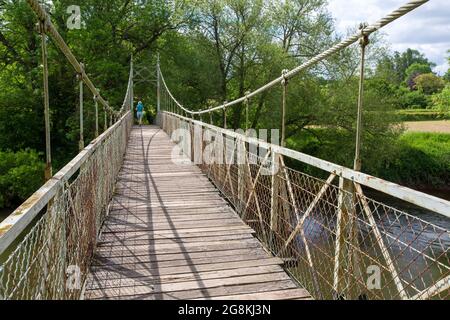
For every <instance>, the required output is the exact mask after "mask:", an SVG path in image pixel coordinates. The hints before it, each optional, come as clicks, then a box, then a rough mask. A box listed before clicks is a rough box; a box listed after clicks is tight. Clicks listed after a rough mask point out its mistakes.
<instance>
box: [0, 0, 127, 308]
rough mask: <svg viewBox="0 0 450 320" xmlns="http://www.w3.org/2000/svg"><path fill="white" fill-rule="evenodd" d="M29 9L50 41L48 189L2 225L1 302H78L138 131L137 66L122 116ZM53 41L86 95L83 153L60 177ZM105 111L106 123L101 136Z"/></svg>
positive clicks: (43, 17) (32, 0)
mask: <svg viewBox="0 0 450 320" xmlns="http://www.w3.org/2000/svg"><path fill="white" fill-rule="evenodd" d="M27 2H28V4H29V5H30V7H31V9H32V10H33V11H34V12H35V14H36V16H37V18H38V20H39V28H38V29H39V33H40V34H41V36H42V59H43V78H44V92H43V93H44V94H43V95H44V109H45V126H46V155H47V168H46V180H47V183H46V184H45V185H44V186H43V187H41V188H40V189H39V190H38V191H37V192H36V193H35V194H34V195H32V196H31V197H30V198H29V199H28V200H27V201H26V202H25V203H24V204H23V205H22V206H20V207H19V208H18V209H17V210H16V211H14V212H13V213H12V215H11V216H9V217H8V218H6V220H5V221H3V222H2V223H0V299H7V300H10V299H13V300H24V299H27V300H28V299H78V298H80V297H82V290H83V286H84V282H85V279H86V276H87V274H88V268H89V265H90V262H91V258H92V256H93V253H94V250H95V247H96V243H97V237H98V235H99V232H100V227H101V226H102V224H103V222H104V219H105V216H106V214H107V212H108V205H109V202H110V200H111V198H112V196H113V191H114V187H115V182H116V178H117V175H118V172H119V169H120V167H121V165H122V160H123V156H124V153H125V149H126V146H127V142H128V137H129V134H130V130H131V126H132V124H133V113H132V112H131V111H130V109H132V108H133V95H134V93H133V73H134V71H133V59H131V64H130V76H129V79H128V86H127V91H126V94H125V98H124V102H123V104H122V107H121V109H120V110H115V109H113V108H111V107H110V105H109V103H108V102H107V101H106V100H105V99H104V98H103V97H102V96H101V95H100V92H99V90H98V89H97V88H96V87H95V86H94V84H93V83H92V81H91V80H90V78H89V76H88V75H87V74H86V72H85V70H84V66H83V64H82V63H80V62H78V60H77V58H76V57H75V56H74V54H73V53H72V51H71V49H70V48H69V46H68V45H67V44H66V43H65V41H64V39H63V38H62V37H61V35H60V34H59V33H58V31H57V30H56V28H55V27H54V26H53V24H52V22H51V19H50V16H49V15H48V14H47V12H46V11H45V9H44V7H43V6H42V5H41V4H40V3H39V2H38V1H36V0H27ZM47 36H49V37H50V38H51V39H52V40H53V43H54V44H55V45H56V47H57V48H58V49H59V50H60V51H61V52H62V53H63V54H64V56H65V57H66V59H67V60H68V61H69V62H70V64H71V65H72V66H73V68H74V70H75V71H76V73H77V77H78V80H79V89H80V101H79V102H80V153H79V154H78V156H76V157H75V158H74V159H73V160H72V161H71V162H70V163H69V164H68V165H67V166H65V167H64V168H63V169H62V170H61V171H60V172H58V173H57V174H56V175H55V176H53V174H52V167H51V146H50V133H51V131H50V118H49V115H50V110H49V94H48V87H49V85H48V63H47V40H46V37H47ZM84 85H86V86H87V87H88V89H89V90H90V91H91V93H92V94H93V96H94V102H95V118H96V119H95V125H96V128H95V133H96V134H95V136H96V139H95V140H94V141H93V142H92V143H91V144H90V145H88V146H87V147H86V148H85V147H84V135H83V128H84V121H83V99H84V93H83V87H84ZM99 104H101V105H102V106H103V109H104V117H105V118H104V127H105V132H104V133H103V134H101V135H99V113H98V105H99ZM108 115H109V119H108Z"/></svg>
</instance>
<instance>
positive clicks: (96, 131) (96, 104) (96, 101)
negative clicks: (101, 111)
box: [94, 89, 99, 138]
mask: <svg viewBox="0 0 450 320" xmlns="http://www.w3.org/2000/svg"><path fill="white" fill-rule="evenodd" d="M97 90H98V89H97ZM94 106H95V137H96V138H97V137H98V136H99V129H98V97H97V96H94Z"/></svg>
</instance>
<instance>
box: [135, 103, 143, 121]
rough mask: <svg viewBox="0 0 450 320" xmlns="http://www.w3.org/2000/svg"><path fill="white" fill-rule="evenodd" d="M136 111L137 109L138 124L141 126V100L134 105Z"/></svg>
mask: <svg viewBox="0 0 450 320" xmlns="http://www.w3.org/2000/svg"><path fill="white" fill-rule="evenodd" d="M136 111H137V114H136V115H137V118H138V121H139V125H140V126H142V118H144V104H143V103H142V101H139V102H138V104H137V107H136Z"/></svg>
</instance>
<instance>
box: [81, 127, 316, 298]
mask: <svg viewBox="0 0 450 320" xmlns="http://www.w3.org/2000/svg"><path fill="white" fill-rule="evenodd" d="M173 147H174V144H173V143H172V142H170V140H169V138H168V136H167V135H166V134H165V133H164V132H163V131H161V130H159V128H157V127H142V128H139V127H135V128H133V130H132V133H131V138H130V141H129V145H128V149H127V154H126V157H125V160H124V164H123V168H122V170H121V173H120V175H119V179H118V184H117V190H116V195H115V197H114V199H113V201H112V203H111V212H110V215H109V217H108V219H107V221H106V223H105V226H104V229H103V233H102V237H101V240H100V243H99V246H98V248H97V251H96V255H95V259H94V263H93V266H92V269H91V274H90V275H89V279H88V284H87V288H86V292H85V298H87V299H157V300H159V299H309V298H310V295H309V294H308V292H307V291H306V290H304V289H301V288H298V286H297V285H296V284H295V283H294V282H293V281H292V280H291V279H290V278H289V276H288V275H287V274H286V273H285V272H284V271H283V269H282V268H281V266H280V264H281V263H282V261H281V260H280V259H278V258H274V257H272V256H270V255H269V254H268V253H267V252H266V251H264V249H263V247H262V245H261V244H260V243H259V242H258V240H256V239H255V238H254V237H253V236H252V230H251V229H250V228H249V227H248V226H246V225H245V224H244V223H243V222H242V221H241V219H240V218H239V217H238V215H237V214H236V213H235V212H234V211H233V210H232V209H231V208H230V207H229V206H228V204H227V203H226V202H225V201H224V200H223V199H222V198H221V196H220V194H219V193H218V191H217V190H216V189H215V188H214V186H213V185H212V184H211V183H210V181H209V180H208V179H207V177H206V176H205V175H204V174H202V173H201V171H200V169H199V168H198V167H196V166H195V165H193V164H191V163H187V164H184V165H179V164H174V163H173V162H172V160H171V153H172V150H173ZM179 158H185V157H184V156H179ZM185 159H187V158H185Z"/></svg>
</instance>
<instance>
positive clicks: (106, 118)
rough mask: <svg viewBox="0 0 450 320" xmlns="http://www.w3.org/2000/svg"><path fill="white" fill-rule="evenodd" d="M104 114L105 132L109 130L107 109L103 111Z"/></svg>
mask: <svg viewBox="0 0 450 320" xmlns="http://www.w3.org/2000/svg"><path fill="white" fill-rule="evenodd" d="M103 112H104V113H103V114H104V117H105V126H104V128H105V130H104V131H106V130H108V115H107V114H106V109H103Z"/></svg>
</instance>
